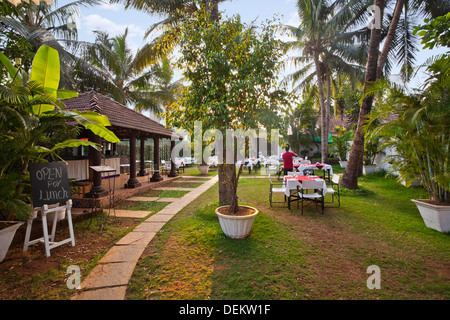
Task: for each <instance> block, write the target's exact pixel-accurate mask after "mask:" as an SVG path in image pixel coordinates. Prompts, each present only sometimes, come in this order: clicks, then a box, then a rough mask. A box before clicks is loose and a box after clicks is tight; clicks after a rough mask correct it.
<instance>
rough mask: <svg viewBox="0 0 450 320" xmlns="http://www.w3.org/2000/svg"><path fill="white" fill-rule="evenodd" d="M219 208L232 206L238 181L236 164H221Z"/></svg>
mask: <svg viewBox="0 0 450 320" xmlns="http://www.w3.org/2000/svg"><path fill="white" fill-rule="evenodd" d="M218 167H219V206H228V205H231V204H232V202H233V201H235V199H233V189H234V184H235V180H236V166H235V165H234V164H219V166H218Z"/></svg>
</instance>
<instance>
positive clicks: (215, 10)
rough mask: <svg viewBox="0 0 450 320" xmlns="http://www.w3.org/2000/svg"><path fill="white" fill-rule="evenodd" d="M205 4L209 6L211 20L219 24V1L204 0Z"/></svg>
mask: <svg viewBox="0 0 450 320" xmlns="http://www.w3.org/2000/svg"><path fill="white" fill-rule="evenodd" d="M203 3H204V4H205V5H207V10H209V14H210V18H211V20H212V21H216V22H219V20H220V15H219V2H218V1H217V0H203Z"/></svg>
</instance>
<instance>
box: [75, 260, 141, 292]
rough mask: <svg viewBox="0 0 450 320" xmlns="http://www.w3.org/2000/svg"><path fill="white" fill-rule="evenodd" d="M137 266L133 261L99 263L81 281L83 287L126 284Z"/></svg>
mask: <svg viewBox="0 0 450 320" xmlns="http://www.w3.org/2000/svg"><path fill="white" fill-rule="evenodd" d="M135 266H136V264H135V263H133V262H118V263H101V264H98V265H97V266H95V268H94V269H92V270H91V272H90V273H89V275H88V276H87V277H86V279H84V281H83V282H82V283H81V289H92V288H104V287H112V286H126V285H128V281H129V280H130V278H131V275H132V274H133V270H134V267H135Z"/></svg>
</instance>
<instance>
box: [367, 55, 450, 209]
mask: <svg viewBox="0 0 450 320" xmlns="http://www.w3.org/2000/svg"><path fill="white" fill-rule="evenodd" d="M447 59H448V57H447ZM440 62H442V59H439V60H437V61H435V62H434V63H433V64H432V65H430V66H429V68H432V69H433V70H434V73H433V74H432V75H431V77H430V79H429V81H427V86H426V88H425V89H424V90H423V91H422V92H420V93H418V94H406V93H405V92H404V90H403V89H402V88H401V87H399V86H398V85H395V84H392V83H389V82H387V81H382V82H379V83H378V84H377V85H376V86H374V87H373V88H372V90H371V91H372V92H373V91H379V90H381V91H383V92H388V93H389V95H388V97H387V100H386V101H385V103H384V104H383V105H382V107H381V108H379V109H376V110H375V111H374V112H373V114H371V115H370V116H369V121H368V123H367V125H370V124H371V123H372V122H373V121H381V120H385V119H386V118H388V117H390V116H392V115H395V116H396V117H397V118H396V120H394V121H387V122H384V123H382V124H381V125H379V126H377V127H376V128H375V129H374V130H373V131H372V132H371V134H369V138H371V137H376V136H380V137H383V138H384V140H385V142H384V143H383V145H382V146H381V147H386V146H389V147H394V148H395V150H396V155H395V156H394V157H393V158H392V161H393V165H394V168H395V169H396V170H398V172H399V173H400V175H399V178H400V179H406V180H407V181H408V180H413V179H414V178H416V177H417V176H419V177H420V180H421V181H422V184H423V186H424V187H425V189H426V190H427V191H428V193H429V196H430V200H432V201H433V202H438V203H443V202H449V192H450V161H449V159H450V123H449V119H450V108H449V105H450V96H449V88H450V80H449V79H450V78H449V68H448V64H447V67H446V68H444V69H441V71H440V72H438V69H439V68H442V67H444V66H442V64H441V63H440ZM436 63H437V64H436Z"/></svg>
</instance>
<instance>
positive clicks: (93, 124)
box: [0, 46, 119, 220]
mask: <svg viewBox="0 0 450 320" xmlns="http://www.w3.org/2000/svg"><path fill="white" fill-rule="evenodd" d="M0 58H1V59H0V60H1V62H2V63H3V65H5V66H6V68H7V71H8V73H9V75H10V78H9V79H8V78H6V82H5V84H4V85H3V84H2V85H1V86H0V162H1V163H2V166H1V168H0V194H1V195H2V200H1V201H0V216H1V217H2V218H6V219H9V220H14V219H21V220H24V219H26V217H27V215H28V214H29V213H30V210H31V201H30V198H31V197H30V192H31V190H30V186H29V174H28V164H29V163H30V162H45V161H49V160H55V159H58V158H59V155H58V153H57V151H58V150H60V149H62V148H68V147H74V146H79V145H86V146H91V147H93V148H97V149H99V147H100V146H98V145H97V144H94V143H92V142H88V141H82V140H78V139H74V138H75V137H76V135H77V132H78V129H77V128H76V127H74V126H69V125H67V123H66V121H67V120H76V121H78V122H79V123H81V124H83V125H84V127H85V128H86V129H91V130H92V131H93V132H94V133H96V134H98V135H100V136H101V137H103V138H104V139H106V140H108V141H110V142H117V141H119V139H118V138H117V137H116V136H115V135H114V133H112V132H111V131H110V130H108V129H107V128H106V127H105V126H107V125H109V121H108V120H107V118H106V119H105V117H104V116H102V115H99V114H97V113H95V112H88V113H85V114H84V113H81V112H76V111H73V112H68V111H65V110H64V105H63V104H62V103H61V102H59V101H58V100H57V98H58V96H61V94H59V91H58V87H59V74H60V72H59V56H58V52H57V51H56V50H55V49H52V48H50V47H46V46H42V47H41V48H40V49H39V50H38V52H37V54H36V56H35V57H34V59H33V66H32V71H31V75H30V77H29V80H28V76H27V75H21V74H19V73H18V72H17V70H16V69H15V68H14V66H13V65H12V63H11V62H10V61H8V59H7V58H6V57H5V56H4V55H0ZM73 95H74V93H68V92H67V91H64V92H63V94H62V96H64V97H67V96H73Z"/></svg>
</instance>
